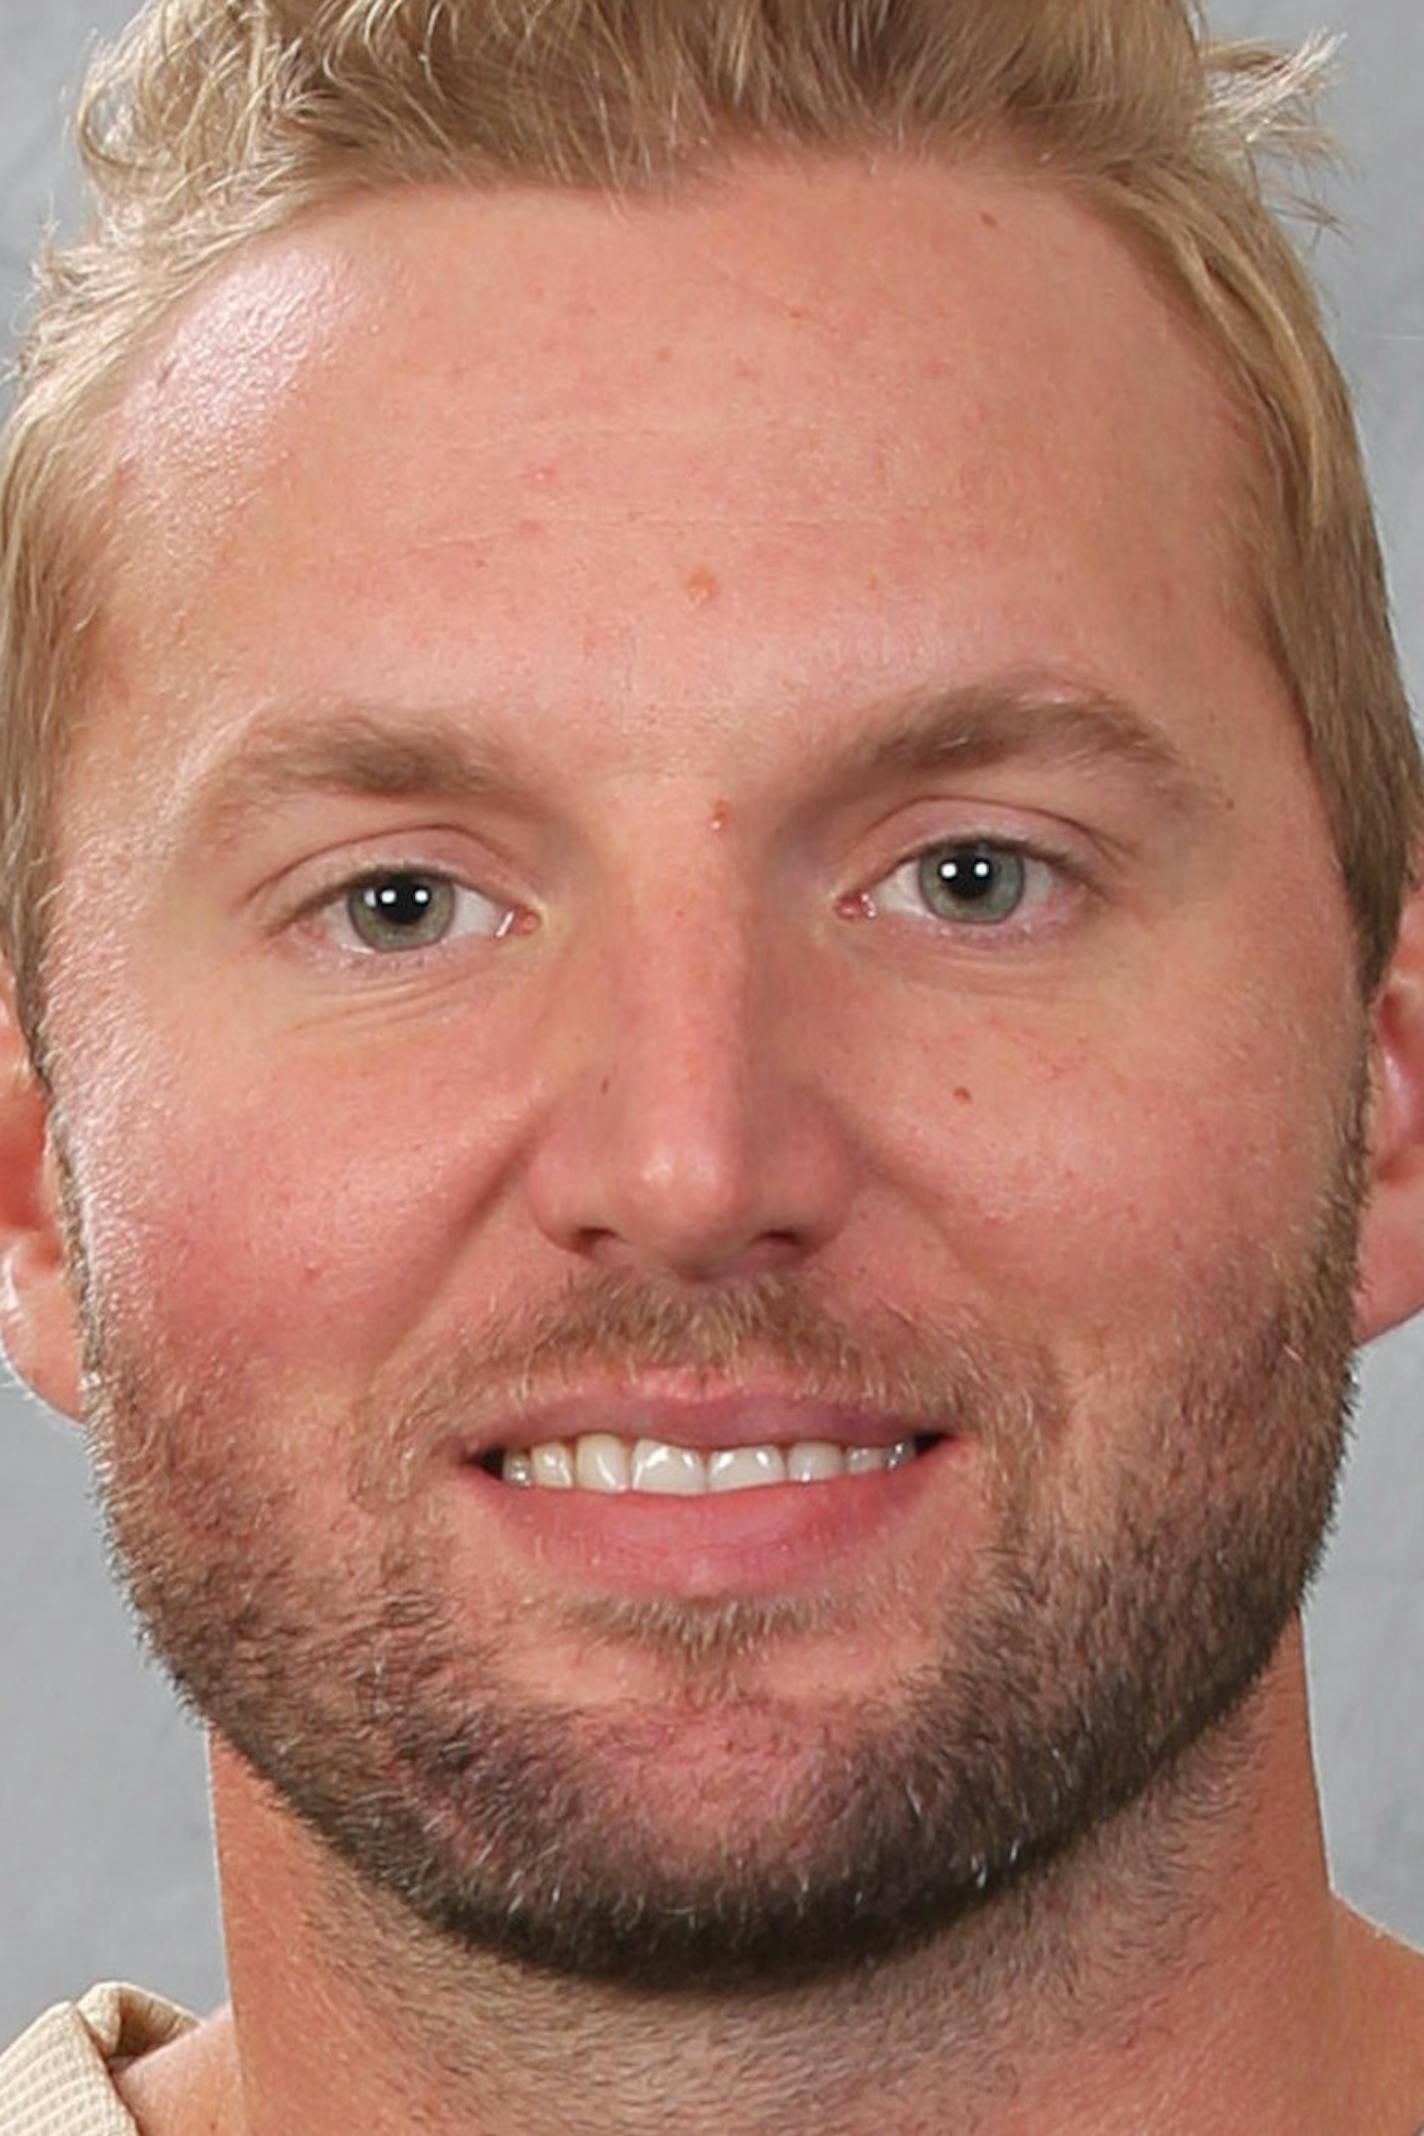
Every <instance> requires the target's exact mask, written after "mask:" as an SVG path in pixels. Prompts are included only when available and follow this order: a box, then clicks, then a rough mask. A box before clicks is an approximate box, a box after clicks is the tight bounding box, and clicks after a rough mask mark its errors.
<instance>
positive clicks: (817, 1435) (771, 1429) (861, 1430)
mask: <svg viewBox="0 0 1424 2136" xmlns="http://www.w3.org/2000/svg"><path fill="white" fill-rule="evenodd" d="M933 1428H934V1427H933V1426H932V1425H928V1424H927V1423H926V1422H925V1421H924V1419H922V1418H920V1419H915V1418H907V1417H896V1416H893V1415H887V1414H886V1413H885V1412H884V1411H878V1410H871V1409H860V1408H856V1407H854V1406H852V1405H849V1404H841V1403H836V1402H825V1401H818V1400H807V1399H805V1398H799V1397H796V1396H791V1395H787V1394H785V1393H784V1392H783V1393H765V1394H758V1393H755V1392H752V1391H745V1390H739V1391H737V1392H735V1393H729V1394H719V1395H713V1396H710V1397H702V1398H698V1399H685V1400H676V1399H673V1398H670V1397H668V1396H666V1395H651V1394H649V1395H639V1394H636V1393H629V1392H628V1391H627V1390H626V1389H624V1390H619V1391H618V1392H608V1393H602V1394H600V1393H581V1394H567V1395H562V1396H560V1397H558V1398H557V1399H556V1400H554V1401H550V1402H545V1403H541V1404H539V1405H538V1406H537V1407H535V1408H521V1409H520V1410H519V1411H518V1412H517V1414H512V1415H510V1416H508V1417H507V1418H506V1419H505V1420H504V1421H503V1422H502V1423H501V1422H500V1421H498V1420H497V1419H495V1420H492V1421H491V1423H490V1426H489V1429H488V1430H487V1431H485V1432H482V1433H481V1434H480V1438H479V1441H478V1443H477V1444H474V1445H469V1446H467V1448H466V1453H467V1456H468V1457H469V1458H477V1457H478V1456H479V1455H481V1454H487V1453H491V1452H493V1451H494V1450H495V1449H496V1448H505V1447H528V1446H541V1445H543V1444H545V1443H546V1442H547V1441H549V1440H552V1439H577V1438H581V1437H582V1436H583V1435H584V1434H585V1433H586V1432H595V1431H602V1432H611V1433H613V1434H614V1436H615V1437H617V1438H620V1439H660V1440H662V1441H664V1442H665V1443H666V1444H668V1445H671V1446H691V1447H700V1448H703V1449H706V1448H710V1447H724V1446H791V1445H794V1444H795V1443H796V1442H797V1441H798V1440H804V1439H824V1440H829V1441H830V1442H831V1443H832V1444H834V1445H837V1446H893V1445H894V1444H895V1443H896V1441H897V1440H900V1439H909V1438H914V1437H916V1436H917V1435H921V1434H923V1433H924V1432H926V1431H927V1430H932V1429H933Z"/></svg>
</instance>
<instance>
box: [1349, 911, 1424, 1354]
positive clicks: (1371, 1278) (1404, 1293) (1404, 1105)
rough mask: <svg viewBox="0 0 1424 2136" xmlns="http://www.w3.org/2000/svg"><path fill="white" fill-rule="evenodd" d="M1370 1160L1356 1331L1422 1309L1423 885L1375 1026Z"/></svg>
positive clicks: (1378, 1331) (1388, 1324)
mask: <svg viewBox="0 0 1424 2136" xmlns="http://www.w3.org/2000/svg"><path fill="white" fill-rule="evenodd" d="M1370 1071H1371V1073H1370V1082H1371V1104H1370V1158H1369V1179H1368V1187H1367V1194H1366V1201H1365V1208H1364V1213H1363V1217H1362V1221H1361V1226H1360V1260H1359V1282H1358V1287H1357V1290H1356V1296H1355V1336H1356V1340H1357V1341H1358V1342H1369V1341H1370V1340H1371V1339H1372V1338H1373V1337H1374V1336H1376V1335H1382V1334H1383V1333H1384V1332H1385V1330H1386V1329H1387V1328H1392V1327H1397V1326H1398V1325H1399V1323H1400V1322H1401V1321H1403V1320H1408V1319H1409V1318H1410V1316H1411V1315H1412V1314H1414V1313H1417V1312H1418V1311H1419V1310H1420V1308H1421V1307H1424V890H1420V891H1415V892H1414V893H1413V894H1412V896H1411V897H1410V898H1409V900H1408V902H1407V903H1406V905H1405V908H1404V916H1403V919H1402V921H1401V924H1400V930H1399V942H1398V945H1397V947H1396V950H1395V954H1394V957H1393V959H1392V960H1391V963H1390V968H1389V971H1388V973H1387V974H1386V977H1385V980H1384V983H1383V985H1382V986H1381V988H1380V990H1379V993H1378V995H1377V997H1376V1001H1375V1008H1374V1013H1373V1017H1372V1029H1371V1059H1370Z"/></svg>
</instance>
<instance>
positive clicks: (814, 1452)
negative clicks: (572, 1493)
mask: <svg viewBox="0 0 1424 2136" xmlns="http://www.w3.org/2000/svg"><path fill="white" fill-rule="evenodd" d="M914 1458H915V1442H914V1440H913V1439H898V1440H896V1442H895V1444H894V1445H893V1446H837V1445H834V1444H833V1443H832V1442H831V1441H830V1440H828V1439H799V1440H798V1441H797V1442H796V1444H795V1445H794V1446H789V1447H780V1446H731V1447H725V1448H719V1449H716V1450H714V1451H711V1452H708V1453H705V1454H704V1453H700V1452H699V1451H698V1450H697V1449H696V1448H695V1447H691V1446H670V1445H669V1444H668V1443H667V1442H666V1441H665V1440H663V1439H637V1440H634V1441H631V1442H630V1441H629V1440H627V1439H620V1438H616V1437H615V1436H614V1435H613V1433H612V1432H606V1431H591V1432H585V1433H584V1434H583V1436H582V1437H581V1438H578V1439H574V1440H573V1441H572V1442H570V1441H569V1440H566V1439H552V1440H548V1441H546V1442H545V1443H544V1444H543V1445H541V1446H531V1447H528V1448H527V1449H526V1448H524V1447H518V1448H516V1447H511V1448H509V1449H508V1450H507V1451H506V1453H505V1455H504V1459H503V1466H502V1468H501V1471H500V1473H501V1475H502V1476H503V1478H504V1481H505V1482H506V1483H519V1484H535V1485H543V1487H544V1488H545V1489H548V1490H562V1491H569V1490H582V1491H663V1492H669V1493H674V1492H675V1493H678V1494H679V1495H682V1496H690V1495H692V1494H695V1493H697V1492H700V1491H745V1490H749V1489H751V1488H753V1487H754V1486H756V1485H758V1484H763V1483H818V1482H820V1481H821V1480H822V1479H823V1478H825V1477H830V1476H841V1475H852V1476H853V1475H857V1474H859V1473H861V1472H862V1471H863V1470H866V1469H881V1468H899V1467H901V1465H902V1464H903V1463H904V1462H906V1461H913V1460H914Z"/></svg>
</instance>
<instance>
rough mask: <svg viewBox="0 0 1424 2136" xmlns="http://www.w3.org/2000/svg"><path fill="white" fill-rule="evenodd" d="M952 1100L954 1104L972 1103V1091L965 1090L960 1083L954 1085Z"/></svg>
mask: <svg viewBox="0 0 1424 2136" xmlns="http://www.w3.org/2000/svg"><path fill="white" fill-rule="evenodd" d="M954 1102H955V1104H956V1105H972V1104H973V1103H974V1093H973V1091H972V1090H966V1089H965V1087H964V1085H963V1084H962V1083H960V1084H958V1085H956V1087H955V1092H954Z"/></svg>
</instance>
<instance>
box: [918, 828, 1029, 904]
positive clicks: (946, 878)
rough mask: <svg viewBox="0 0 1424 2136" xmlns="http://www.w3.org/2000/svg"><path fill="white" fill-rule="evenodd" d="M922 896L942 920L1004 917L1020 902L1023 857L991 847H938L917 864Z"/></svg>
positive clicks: (1023, 886) (1024, 872)
mask: <svg viewBox="0 0 1424 2136" xmlns="http://www.w3.org/2000/svg"><path fill="white" fill-rule="evenodd" d="M921 866H922V874H921V877H920V880H921V884H922V887H923V891H924V895H925V898H926V900H927V902H928V903H929V904H930V905H931V907H932V908H933V909H935V910H936V911H938V912H939V913H940V914H941V915H942V916H943V917H944V918H946V919H954V918H959V919H961V920H966V919H974V920H977V921H980V922H988V921H993V920H1005V919H1008V918H1009V916H1010V915H1011V914H1012V913H1013V912H1015V911H1016V910H1017V909H1018V907H1019V905H1020V904H1022V902H1023V897H1024V892H1025V889H1026V887H1027V870H1026V868H1025V864H1024V860H1023V856H1022V855H1021V854H1018V853H1014V852H1011V851H998V850H996V849H995V848H994V847H992V846H950V847H948V848H945V847H941V849H940V851H939V853H938V854H936V855H934V856H933V857H932V858H929V859H927V860H926V861H925V862H923V863H922V864H921Z"/></svg>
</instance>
